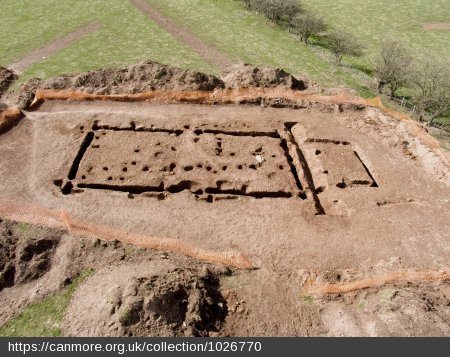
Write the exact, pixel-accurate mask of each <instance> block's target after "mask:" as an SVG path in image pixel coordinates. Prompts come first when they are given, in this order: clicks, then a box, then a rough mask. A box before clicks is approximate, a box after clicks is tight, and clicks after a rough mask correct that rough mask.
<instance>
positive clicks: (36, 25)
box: [0, 0, 217, 81]
mask: <svg viewBox="0 0 450 357" xmlns="http://www.w3.org/2000/svg"><path fill="white" fill-rule="evenodd" d="M0 19H1V21H2V36H1V37H0V65H3V66H5V65H8V64H9V63H11V62H13V61H14V60H16V59H18V58H20V57H21V56H23V55H24V54H26V53H27V52H29V51H30V50H32V49H34V48H39V47H41V46H43V45H44V44H46V43H48V42H50V41H52V40H53V39H55V38H58V37H61V36H63V35H65V34H68V33H70V32H72V31H74V30H75V29H77V28H79V27H80V26H82V25H84V24H86V23H88V22H90V21H93V20H97V19H98V20H101V21H102V22H103V27H102V28H101V29H100V30H98V31H96V32H94V33H92V34H90V35H88V36H86V37H84V38H82V39H80V40H79V41H78V42H76V43H75V44H73V45H71V46H69V47H67V48H65V49H63V50H61V51H60V52H58V53H56V54H54V55H53V56H50V57H49V58H47V59H45V60H43V61H42V62H39V63H37V64H35V65H34V66H32V67H30V68H29V69H28V70H26V71H25V72H24V73H23V77H22V81H23V80H25V79H27V78H30V77H41V78H46V77H50V76H53V75H56V74H61V73H65V72H80V71H85V70H89V69H94V68H99V67H105V66H116V65H121V64H130V63H134V62H137V61H140V60H144V59H153V60H155V61H159V62H163V63H168V64H171V65H174V66H179V67H182V68H196V69H199V70H202V71H206V72H217V68H215V67H214V66H212V65H210V64H209V63H207V62H206V61H204V60H203V59H202V58H200V57H199V56H198V55H197V54H195V53H194V52H192V51H191V50H190V49H189V48H187V47H186V46H185V45H184V44H181V43H179V42H178V41H177V40H176V39H174V38H173V37H172V36H171V35H170V34H168V33H167V32H165V31H163V30H162V29H160V28H159V27H158V26H156V25H155V24H154V23H152V22H151V21H150V20H149V19H148V18H147V17H146V16H145V15H144V14H142V13H141V12H140V11H139V10H137V9H136V8H135V7H134V6H133V5H131V4H130V3H129V1H126V0H108V1H104V0H64V1H59V0H41V1H35V0H21V1H20V5H19V2H18V1H16V0H0Z"/></svg>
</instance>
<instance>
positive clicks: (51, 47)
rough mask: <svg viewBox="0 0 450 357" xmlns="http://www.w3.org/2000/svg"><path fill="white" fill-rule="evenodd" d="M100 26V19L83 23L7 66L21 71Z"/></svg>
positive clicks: (18, 71)
mask: <svg viewBox="0 0 450 357" xmlns="http://www.w3.org/2000/svg"><path fill="white" fill-rule="evenodd" d="M100 27H102V23H101V22H100V21H92V22H90V23H88V24H86V25H83V26H82V27H80V28H79V29H78V30H76V31H74V32H71V33H69V34H68V35H65V36H63V37H60V38H57V39H56V40H53V41H52V42H50V43H48V44H46V45H44V46H43V47H41V48H38V49H36V50H34V51H31V52H29V53H27V54H26V55H25V56H24V57H22V58H20V59H19V60H17V61H16V62H14V63H12V64H11V65H9V68H11V69H13V70H14V71H16V72H17V73H21V72H23V71H24V70H25V69H27V68H28V67H30V66H31V65H33V64H34V63H36V62H40V61H42V60H43V59H45V58H47V57H49V56H51V55H52V54H53V53H55V52H58V51H60V50H62V49H63V48H64V47H67V46H70V45H71V44H72V43H74V42H76V41H78V40H79V39H80V38H82V37H84V36H86V35H89V34H90V33H92V32H95V31H97V30H98V29H99V28H100Z"/></svg>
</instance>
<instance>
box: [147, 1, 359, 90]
mask: <svg viewBox="0 0 450 357" xmlns="http://www.w3.org/2000/svg"><path fill="white" fill-rule="evenodd" d="M147 1H149V2H150V3H151V4H152V5H154V6H155V7H157V8H158V9H159V10H161V12H162V13H163V14H164V15H165V16H167V17H170V18H172V19H174V20H175V21H177V22H178V23H180V24H182V25H183V26H185V27H186V28H188V29H189V30H190V31H191V32H192V33H194V34H195V35H197V36H198V37H200V38H202V39H203V40H204V41H205V42H207V43H210V44H213V45H214V46H216V47H217V48H218V49H219V50H220V51H222V52H223V53H226V54H227V55H228V56H229V57H231V58H233V59H235V60H236V61H245V62H248V63H252V64H256V65H265V66H271V67H280V68H284V69H286V70H287V71H290V72H292V73H304V74H307V75H308V76H309V77H310V78H311V79H313V80H315V81H317V82H319V83H320V84H322V85H324V86H330V87H335V86H339V85H347V86H350V87H353V88H355V89H357V90H358V91H360V92H361V94H364V92H365V90H364V88H363V85H361V83H360V81H358V80H357V79H355V78H354V77H353V76H352V75H351V74H349V73H348V72H347V71H346V70H345V68H340V67H336V66H334V64H333V63H330V62H329V61H328V60H324V59H322V58H321V57H320V56H318V55H317V54H316V53H315V52H314V51H313V50H312V49H311V48H309V47H307V46H305V45H304V44H302V43H301V42H299V41H298V40H297V39H296V38H295V37H294V36H292V35H290V34H289V33H287V32H286V31H284V30H282V29H280V28H279V27H278V26H276V25H274V24H272V23H271V22H270V21H268V20H267V19H265V18H264V17H262V16H259V15H257V14H254V13H252V12H250V11H247V10H246V9H245V8H244V6H243V5H242V4H241V2H240V1H238V0H218V1H207V0H179V1H171V0H147Z"/></svg>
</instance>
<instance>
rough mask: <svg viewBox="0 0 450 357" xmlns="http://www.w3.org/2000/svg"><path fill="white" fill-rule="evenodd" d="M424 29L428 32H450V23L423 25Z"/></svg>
mask: <svg viewBox="0 0 450 357" xmlns="http://www.w3.org/2000/svg"><path fill="white" fill-rule="evenodd" d="M423 28H424V29H426V30H450V22H436V23H430V24H423Z"/></svg>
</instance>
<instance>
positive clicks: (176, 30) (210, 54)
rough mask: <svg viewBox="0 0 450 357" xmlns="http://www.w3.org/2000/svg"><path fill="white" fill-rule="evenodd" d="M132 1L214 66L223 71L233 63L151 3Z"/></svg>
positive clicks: (138, 0)
mask: <svg viewBox="0 0 450 357" xmlns="http://www.w3.org/2000/svg"><path fill="white" fill-rule="evenodd" d="M130 1H131V3H132V4H134V5H135V6H136V7H137V8H138V9H139V10H141V11H142V12H143V13H144V14H146V15H147V16H148V17H149V18H150V19H151V20H152V21H154V22H155V23H156V24H158V25H159V26H161V27H162V28H163V29H164V30H166V31H167V32H168V33H170V34H171V35H172V36H174V37H175V38H176V39H178V40H179V41H181V42H182V43H184V44H186V45H187V46H189V47H190V48H191V49H192V50H194V51H195V52H197V53H198V54H199V55H200V57H203V58H204V59H205V60H206V61H208V62H209V63H211V64H214V65H216V66H217V67H219V68H221V69H223V68H226V67H228V66H230V65H231V64H232V63H233V61H232V60H231V59H230V58H229V57H228V56H227V55H225V54H223V53H221V52H219V51H218V50H217V49H216V48H215V47H214V46H213V45H211V44H207V43H205V42H204V41H203V40H201V39H200V38H198V37H197V36H195V35H194V34H192V33H190V32H189V31H188V30H187V29H185V28H183V27H181V26H180V25H179V24H177V23H176V22H174V21H172V20H170V19H168V18H167V17H165V16H164V15H163V14H162V13H161V12H160V11H159V10H158V9H156V8H155V7H154V6H152V5H151V4H150V3H149V2H147V1H145V0H130Z"/></svg>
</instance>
